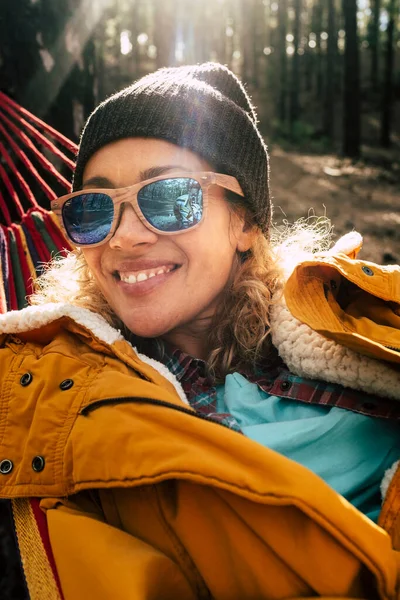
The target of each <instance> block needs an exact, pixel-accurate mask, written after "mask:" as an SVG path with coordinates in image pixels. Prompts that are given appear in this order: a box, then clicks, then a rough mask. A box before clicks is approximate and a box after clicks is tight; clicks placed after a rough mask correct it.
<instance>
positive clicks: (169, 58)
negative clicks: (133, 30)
mask: <svg viewBox="0 0 400 600" xmlns="http://www.w3.org/2000/svg"><path fill="white" fill-rule="evenodd" d="M154 7H155V11H154V14H155V23H154V25H155V27H154V38H155V45H156V48H157V68H160V67H166V66H173V65H174V64H175V62H176V61H175V42H176V23H175V19H174V10H173V6H172V3H171V0H155V2H154Z"/></svg>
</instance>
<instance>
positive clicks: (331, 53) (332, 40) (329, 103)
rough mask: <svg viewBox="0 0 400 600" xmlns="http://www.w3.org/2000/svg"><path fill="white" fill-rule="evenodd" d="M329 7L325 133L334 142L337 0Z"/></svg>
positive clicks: (328, 0) (330, 3) (329, 2)
mask: <svg viewBox="0 0 400 600" xmlns="http://www.w3.org/2000/svg"><path fill="white" fill-rule="evenodd" d="M327 6H328V32H327V33H328V47H327V56H326V84H325V108H324V132H325V135H326V137H327V138H329V140H330V141H331V142H333V139H334V135H335V90H336V86H335V72H336V58H337V29H336V13H335V0H327Z"/></svg>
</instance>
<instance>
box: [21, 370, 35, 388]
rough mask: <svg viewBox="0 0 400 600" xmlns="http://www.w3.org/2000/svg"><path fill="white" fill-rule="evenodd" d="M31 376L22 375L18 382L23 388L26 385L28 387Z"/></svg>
mask: <svg viewBox="0 0 400 600" xmlns="http://www.w3.org/2000/svg"><path fill="white" fill-rule="evenodd" d="M32 379H33V376H32V373H24V374H23V375H22V377H21V379H20V380H19V382H20V384H21V385H22V386H23V387H26V386H27V385H29V384H30V383H31V382H32Z"/></svg>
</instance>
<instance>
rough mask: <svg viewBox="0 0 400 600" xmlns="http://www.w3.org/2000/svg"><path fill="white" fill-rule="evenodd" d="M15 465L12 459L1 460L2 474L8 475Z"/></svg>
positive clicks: (0, 468)
mask: <svg viewBox="0 0 400 600" xmlns="http://www.w3.org/2000/svg"><path fill="white" fill-rule="evenodd" d="M13 468H14V465H13V463H12V461H11V460H9V459H8V458H5V459H4V460H2V461H1V462H0V473H1V474H2V475H8V474H9V473H11V471H12V470H13Z"/></svg>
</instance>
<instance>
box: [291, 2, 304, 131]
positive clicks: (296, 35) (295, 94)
mask: <svg viewBox="0 0 400 600" xmlns="http://www.w3.org/2000/svg"><path fill="white" fill-rule="evenodd" d="M294 10H295V17H294V23H293V46H294V54H293V57H292V81H291V87H290V133H291V134H293V127H294V124H295V122H296V121H298V120H299V113H300V106H299V87H300V85H299V45H300V15H301V10H302V1H301V0H294Z"/></svg>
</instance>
